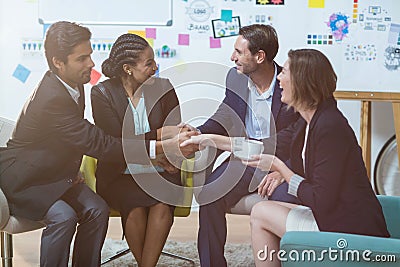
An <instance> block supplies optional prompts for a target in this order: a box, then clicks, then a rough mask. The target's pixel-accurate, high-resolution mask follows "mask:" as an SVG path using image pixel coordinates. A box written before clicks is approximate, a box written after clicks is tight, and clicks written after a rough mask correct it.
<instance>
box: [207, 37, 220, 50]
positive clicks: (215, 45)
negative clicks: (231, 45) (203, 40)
mask: <svg viewBox="0 0 400 267" xmlns="http://www.w3.org/2000/svg"><path fill="white" fill-rule="evenodd" d="M210 48H221V39H219V38H213V37H210Z"/></svg>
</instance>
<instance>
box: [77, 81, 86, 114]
mask: <svg viewBox="0 0 400 267" xmlns="http://www.w3.org/2000/svg"><path fill="white" fill-rule="evenodd" d="M78 90H79V94H80V95H79V98H78V108H79V112H80V114H81V116H82V118H83V117H84V112H85V90H84V89H83V85H81V86H79V88H78Z"/></svg>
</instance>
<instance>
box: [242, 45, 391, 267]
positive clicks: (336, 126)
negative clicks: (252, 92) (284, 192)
mask: <svg viewBox="0 0 400 267" xmlns="http://www.w3.org/2000/svg"><path fill="white" fill-rule="evenodd" d="M278 79H279V81H280V86H281V87H282V88H283V91H282V102H284V103H287V104H288V105H289V106H292V107H294V108H295V109H296V110H297V111H298V112H299V113H300V115H301V118H300V119H299V121H298V122H297V123H295V124H294V125H292V127H291V128H290V129H287V130H284V131H282V132H280V133H279V134H278V137H277V150H276V155H277V157H276V156H273V155H267V154H262V155H258V156H253V159H252V160H249V161H247V162H244V163H246V164H248V165H249V166H254V167H258V168H261V169H264V170H273V171H278V172H279V173H280V174H281V177H283V178H284V179H285V180H286V181H287V182H288V183H289V190H288V193H289V194H292V195H294V196H296V197H297V198H298V199H299V201H300V203H302V205H303V206H297V205H293V204H288V203H281V202H274V201H263V202H260V203H258V204H256V205H255V206H254V207H253V210H252V213H251V233H252V245H253V255H255V262H256V266H279V264H280V263H279V261H278V260H277V259H273V261H269V260H265V261H262V260H260V259H258V258H257V253H258V251H259V250H262V249H264V248H265V245H266V244H267V245H268V250H269V251H271V250H272V249H275V250H276V251H278V250H279V241H280V238H281V237H282V236H283V234H284V233H285V232H286V231H293V230H295V231H296V230H297V231H302V230H303V231H318V230H320V231H330V232H343V233H353V234H362V235H372V236H382V237H388V236H389V233H388V231H387V228H386V223H385V219H384V217H383V213H382V208H381V206H380V204H379V202H378V200H377V198H376V196H375V194H374V192H373V190H372V188H371V185H370V182H369V180H368V177H367V173H366V169H365V165H364V162H363V159H362V154H361V148H360V147H359V145H358V143H357V139H356V137H355V135H354V132H353V130H352V129H351V127H350V126H349V124H348V122H347V120H346V118H345V117H344V116H343V114H342V113H341V112H340V111H339V109H338V108H337V104H336V101H335V99H334V98H333V92H334V91H335V89H336V80H337V77H336V74H335V72H334V70H333V68H332V66H331V64H330V62H329V60H328V59H327V58H326V57H325V55H323V54H322V53H321V52H319V51H317V50H313V49H300V50H291V51H289V59H288V60H287V61H286V63H285V64H284V67H283V70H282V72H281V73H280V74H279V76H278ZM289 158H290V165H291V166H290V168H289V167H288V166H286V165H285V163H284V162H285V161H286V160H287V159H289ZM268 186H269V185H268V182H267V179H265V180H264V181H262V182H261V183H260V185H259V193H260V194H264V192H266V191H268Z"/></svg>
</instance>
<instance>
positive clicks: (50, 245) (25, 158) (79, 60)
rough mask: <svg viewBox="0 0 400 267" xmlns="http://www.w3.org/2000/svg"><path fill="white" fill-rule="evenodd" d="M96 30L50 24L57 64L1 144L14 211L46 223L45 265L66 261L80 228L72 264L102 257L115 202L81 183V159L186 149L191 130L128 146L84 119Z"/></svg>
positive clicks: (2, 179) (2, 174)
mask: <svg viewBox="0 0 400 267" xmlns="http://www.w3.org/2000/svg"><path fill="white" fill-rule="evenodd" d="M90 37H91V33H90V31H89V29H87V28H85V27H82V26H79V25H77V24H74V23H71V22H65V21H62V22H57V23H54V24H53V25H52V26H50V28H49V29H48V31H47V33H46V40H45V43H44V48H45V55H46V59H47V63H48V65H49V68H50V70H49V71H48V72H47V73H46V74H45V75H44V77H43V79H42V80H41V82H40V84H39V85H38V87H37V88H36V89H35V90H34V92H33V94H32V96H31V97H30V98H29V99H28V101H27V102H26V104H25V106H24V108H23V110H22V112H21V114H20V117H19V119H18V121H17V124H16V128H15V129H14V132H13V135H12V138H11V139H10V140H9V142H8V143H7V148H6V149H5V150H2V151H1V152H0V186H1V188H2V190H3V191H4V193H5V195H6V197H7V200H8V203H9V207H10V213H11V214H12V215H14V216H19V217H24V218H27V219H30V220H34V221H41V222H43V223H44V224H45V225H46V228H45V229H44V230H43V233H42V239H41V248H40V250H41V251H40V266H49V267H54V266H67V265H68V258H69V248H70V243H71V240H72V237H73V235H74V233H75V231H76V232H77V233H76V237H75V243H74V251H73V259H72V265H73V266H84V267H87V266H99V265H100V251H101V247H102V245H103V242H104V238H105V234H106V231H107V226H108V213H109V209H108V206H107V205H106V203H105V202H104V201H103V199H102V198H100V197H99V196H98V195H97V194H95V193H94V192H93V191H91V190H90V189H89V187H87V186H86V185H85V184H84V183H82V178H80V176H79V167H80V164H81V159H82V156H83V155H84V154H87V155H89V156H92V157H96V158H98V159H102V160H105V161H116V162H121V161H123V160H124V155H125V156H126V157H127V159H128V160H131V161H132V162H134V163H141V164H149V163H150V159H149V155H150V158H154V157H155V154H159V153H162V152H166V151H168V153H179V148H178V145H177V143H178V141H179V140H180V138H183V137H186V138H187V137H188V136H190V134H187V133H184V134H182V135H179V136H177V137H176V138H173V139H170V140H166V141H156V140H149V141H144V140H143V141H141V140H130V139H129V138H128V139H127V140H124V146H125V150H124V152H123V150H122V140H121V138H114V137H111V136H109V135H106V134H105V133H104V132H103V131H102V130H101V129H99V128H97V127H96V126H94V125H92V124H91V123H89V122H88V121H87V120H84V119H83V112H84V103H85V101H84V92H83V84H85V83H87V82H89V80H90V74H91V70H92V68H93V66H94V63H93V61H92V59H91V53H92V48H91V44H90ZM152 141H153V142H152ZM190 153H192V151H189V152H187V153H186V151H184V153H183V154H185V155H188V154H190ZM77 225H78V227H76V226H77Z"/></svg>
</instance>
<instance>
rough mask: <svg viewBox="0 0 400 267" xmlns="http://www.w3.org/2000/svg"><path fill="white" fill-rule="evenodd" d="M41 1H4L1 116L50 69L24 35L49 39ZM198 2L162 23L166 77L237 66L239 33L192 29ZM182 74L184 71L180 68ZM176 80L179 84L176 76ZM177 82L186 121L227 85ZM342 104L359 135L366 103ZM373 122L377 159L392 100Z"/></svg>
mask: <svg viewBox="0 0 400 267" xmlns="http://www.w3.org/2000/svg"><path fill="white" fill-rule="evenodd" d="M38 1H40V0H8V1H7V0H0V40H1V41H0V86H1V87H0V116H2V117H6V118H8V119H11V120H16V119H17V117H18V114H19V112H20V110H21V108H22V106H23V104H24V102H25V100H26V98H27V97H28V96H29V95H30V93H31V92H32V90H33V89H34V87H35V86H36V84H37V83H38V82H39V81H40V79H41V77H42V75H43V73H44V72H45V70H46V69H47V65H46V62H45V59H44V56H43V54H42V52H27V51H23V49H22V42H23V41H24V40H29V39H31V40H33V41H35V40H42V39H43V26H42V25H40V24H39V23H38ZM238 1H239V0H238ZM240 1H241V0H240ZM192 2H194V1H193V0H192V1H191V0H189V1H187V2H186V1H174V18H173V26H172V27H158V28H157V39H156V40H154V48H155V49H157V48H160V47H161V46H162V45H164V44H167V45H169V46H170V47H172V48H174V49H176V50H177V56H176V57H175V58H173V59H162V58H159V59H157V61H158V63H159V64H160V70H161V76H163V71H165V73H167V71H166V70H168V68H171V67H174V66H176V65H177V64H180V63H188V62H196V61H208V62H211V63H210V64H213V63H218V64H220V65H221V64H222V65H225V66H227V67H226V69H227V68H228V67H230V66H232V65H233V64H232V63H231V62H230V60H229V58H230V55H231V53H232V48H233V43H234V40H235V37H230V38H223V39H221V45H222V48H221V49H210V48H209V46H208V44H209V43H208V41H209V39H208V38H209V36H210V35H212V29H211V30H208V31H207V32H206V33H200V32H198V31H193V30H189V29H188V27H189V25H190V24H191V23H192V24H193V23H194V22H193V21H190V18H189V17H188V16H187V15H186V11H187V10H186V8H187V7H188V6H189V5H190V3H192ZM204 2H206V1H204ZM242 2H243V3H239V4H240V5H242V6H243V5H244V4H245V3H244V1H242ZM250 2H251V3H250V4H251V5H252V6H251V8H252V9H253V10H258V9H255V8H258V7H254V6H253V5H254V4H253V2H252V1H250ZM287 2H289V1H287ZM208 3H210V5H211V3H212V4H213V5H214V8H213V9H214V10H213V13H212V14H211V17H210V18H209V20H210V19H215V18H218V17H219V16H220V15H219V14H220V13H219V12H220V9H224V8H225V7H227V8H228V9H229V8H230V7H232V6H233V4H232V1H231V2H230V1H222V0H220V1H208ZM239 4H238V5H239ZM61 8H62V7H61ZM77 8H79V7H77ZM94 8H95V7H94ZM239 11H240V12H243V10H242V9H240V8H238V9H236V10H235V9H234V13H235V12H239ZM234 15H235V14H234ZM116 16H117V14H116ZM253 19H254V18H253ZM248 22H254V20H253V21H252V18H251V17H250V16H249V15H248V16H242V25H246V24H248ZM208 23H209V21H207V22H202V23H197V24H198V25H207V24H208ZM289 25H290V24H289V23H288V27H291V26H289ZM88 27H89V28H90V29H91V30H92V33H93V39H94V40H102V41H104V40H109V41H110V42H112V40H115V38H116V37H117V36H119V35H120V34H122V33H125V32H127V31H128V30H144V29H145V27H143V26H90V25H89V26H88ZM281 28H282V26H280V30H281V31H282V30H283V29H281ZM178 33H189V34H190V35H191V39H190V45H189V46H179V45H178V44H177V34H178ZM278 33H279V31H278ZM284 38H285V40H283V41H284V42H285V43H288V42H289V40H287V38H289V37H287V35H284ZM281 41H282V40H281ZM283 41H282V42H283ZM285 53H286V51H284V52H280V53H279V54H278V56H277V61H278V63H279V64H283V60H284V59H285V58H286V55H285ZM106 56H107V52H96V51H95V52H94V53H93V59H94V61H95V63H96V67H95V69H96V70H98V71H100V65H101V62H102V60H103V59H104V58H105V57H106ZM18 64H22V65H24V66H25V67H27V68H28V69H30V71H31V74H30V75H29V77H28V79H27V81H26V82H25V83H23V82H21V81H19V80H17V79H15V78H14V77H12V74H13V72H14V70H15V68H16V66H17V65H18ZM176 74H177V76H179V73H176ZM211 76H212V75H211ZM214 76H216V77H209V79H210V80H214V79H218V78H220V80H221V81H220V82H219V83H222V84H223V80H224V75H223V71H221V72H218V73H214ZM167 77H169V76H167ZM102 79H104V77H102ZM172 82H173V84H174V80H173V79H172ZM174 85H175V86H176V87H177V88H176V90H177V93H178V97H179V99H180V101H182V102H187V101H192V102H190V103H191V104H189V105H187V106H186V107H185V110H184V119H185V120H187V119H189V118H191V117H193V116H197V115H198V114H201V116H202V118H203V120H204V117H206V116H209V115H211V114H212V113H213V112H214V110H215V109H216V107H217V105H218V101H220V100H221V99H222V98H223V88H221V87H220V86H216V85H210V84H208V85H207V84H191V85H177V84H174ZM89 93H90V85H87V86H86V94H87V95H88V94H89ZM198 98H211V99H213V100H214V101H212V103H211V104H210V105H205V104H204V102H202V101H193V100H194V99H198ZM87 100H88V98H87ZM87 104H89V101H87ZM339 106H340V109H341V110H342V111H343V112H344V114H345V115H346V117H347V118H348V119H349V122H350V124H351V126H352V127H353V129H354V130H355V132H356V134H357V136H359V122H360V103H359V102H357V101H340V103H339ZM193 110H194V111H195V112H194V113H193V114H192V113H190V111H191V112H193ZM197 111H198V112H197ZM196 112H197V113H196ZM196 114H197V115H196ZM86 116H87V117H88V118H89V119H90V117H91V112H90V107H88V110H87V112H86ZM199 123H201V119H199V120H197V121H196V122H195V124H199ZM372 126H373V131H372V132H373V136H372V162H373V164H374V161H375V158H376V156H377V154H378V152H379V150H380V148H381V147H382V145H383V143H384V142H385V141H386V140H387V139H388V138H389V137H390V136H391V135H393V133H394V130H393V115H392V110H391V105H390V104H389V103H374V104H373V114H372Z"/></svg>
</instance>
